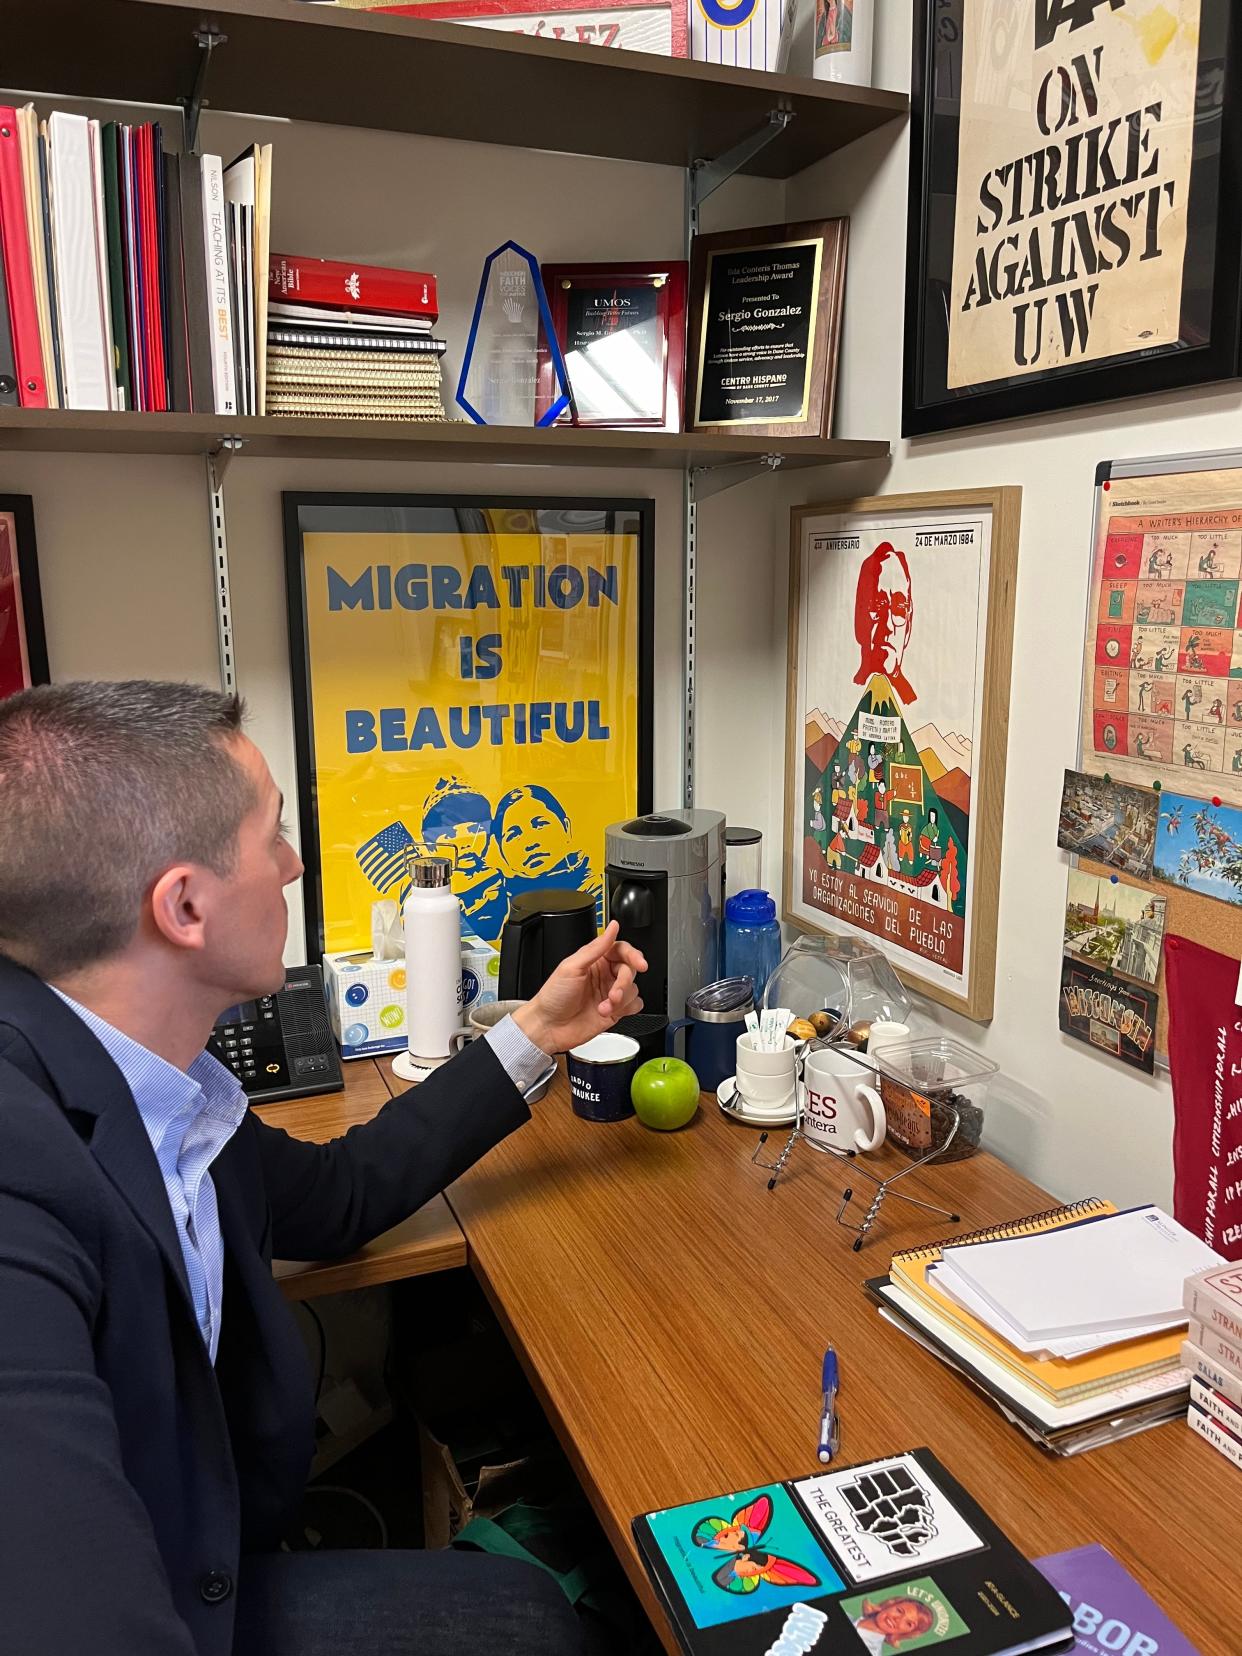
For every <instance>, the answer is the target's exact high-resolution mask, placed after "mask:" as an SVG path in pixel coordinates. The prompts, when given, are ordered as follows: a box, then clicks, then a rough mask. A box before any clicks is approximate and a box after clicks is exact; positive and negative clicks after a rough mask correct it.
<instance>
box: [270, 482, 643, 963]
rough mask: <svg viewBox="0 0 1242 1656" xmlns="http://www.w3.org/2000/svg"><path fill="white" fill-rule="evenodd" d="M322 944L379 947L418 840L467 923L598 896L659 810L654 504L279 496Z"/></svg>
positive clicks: (314, 903) (303, 806) (316, 943)
mask: <svg viewBox="0 0 1242 1656" xmlns="http://www.w3.org/2000/svg"><path fill="white" fill-rule="evenodd" d="M284 514H285V568H286V577H287V589H288V600H289V642H290V655H291V662H292V674H293V694H294V730H295V737H296V745H297V758H298V810H299V818H300V826H301V846H302V858H303V861H304V862H305V864H306V870H307V872H306V881H305V891H306V941H307V949H308V952H309V956H310V958H311V959H314V958H316V956H317V955H318V954H320V953H322V952H323V951H325V950H327V951H330V952H334V951H338V950H348V949H356V948H362V947H366V945H367V944H368V942H369V940H370V936H371V916H372V909H373V905H374V904H375V903H376V902H379V901H382V900H384V899H394V900H396V901H398V902H400V901H401V899H402V897H403V896H404V891H405V887H406V883H407V869H406V863H407V856H408V854H409V853H410V852H415V851H422V852H430V853H434V854H436V855H439V856H447V857H449V858H451V860H452V863H453V874H452V887H453V890H454V891H455V892H456V893H457V895H458V897H459V898H460V899H461V905H462V926H463V929H464V930H466V931H470V932H473V933H475V934H476V935H477V936H479V937H482V938H483V939H484V941H486V942H488V943H496V942H497V941H498V939H499V937H500V931H501V927H502V926H503V925H504V922H505V918H506V916H507V914H508V911H509V903H510V901H511V899H512V898H513V897H514V896H516V895H518V894H520V893H522V892H526V891H533V890H538V889H542V888H547V887H560V888H568V889H572V890H577V891H591V892H592V893H594V895H595V899H596V906H597V912H598V914H599V916H600V920H601V923H602V915H603V857H604V830H605V828H606V827H607V826H608V824H609V823H611V822H615V821H617V820H618V819H619V818H623V817H628V816H633V815H635V814H638V813H642V812H645V811H649V810H650V809H651V763H652V745H651V744H652V701H651V675H652V635H653V580H652V544H653V519H654V511H653V506H652V503H651V502H650V501H645V500H562V499H504V498H492V497H488V496H483V497H474V496H461V497H458V496H434V495H373V494H360V495H349V494H286V495H285V496H284Z"/></svg>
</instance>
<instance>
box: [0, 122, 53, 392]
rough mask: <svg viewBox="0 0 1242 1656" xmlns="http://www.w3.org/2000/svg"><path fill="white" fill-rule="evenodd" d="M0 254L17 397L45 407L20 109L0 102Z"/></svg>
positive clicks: (45, 387) (45, 386) (41, 351)
mask: <svg viewBox="0 0 1242 1656" xmlns="http://www.w3.org/2000/svg"><path fill="white" fill-rule="evenodd" d="M0 253H2V255H3V258H4V279H5V282H6V283H7V285H8V290H9V320H10V322H11V324H12V329H13V357H14V361H15V363H16V367H17V388H18V396H19V397H20V399H21V405H22V407H23V408H46V407H47V382H46V380H45V379H44V375H43V348H42V346H41V345H40V343H39V312H38V309H37V307H36V305H35V289H34V272H33V271H32V269H31V267H30V242H29V241H28V239H27V236H26V198H25V194H24V192H23V189H22V152H21V143H20V140H19V139H18V136H17V111H16V110H15V109H13V108H11V107H10V106H9V105H0Z"/></svg>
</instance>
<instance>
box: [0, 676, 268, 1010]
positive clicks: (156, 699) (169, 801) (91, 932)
mask: <svg viewBox="0 0 1242 1656" xmlns="http://www.w3.org/2000/svg"><path fill="white" fill-rule="evenodd" d="M243 713H244V710H243V707H242V704H241V702H240V700H239V699H238V698H237V697H236V696H226V695H222V694H221V693H220V692H219V691H217V690H208V689H206V688H205V687H204V686H203V685H198V684H159V683H155V682H152V681H149V680H141V679H138V680H132V681H130V682H129V683H119V684H103V683H100V684H94V683H81V684H49V685H42V686H40V687H39V688H38V689H35V690H24V691H22V692H21V693H20V694H18V695H16V696H10V697H9V698H7V700H2V701H0V952H3V953H4V954H7V955H10V956H11V957H12V958H13V959H14V960H17V961H20V962H21V964H22V965H24V966H28V967H29V968H30V970H31V971H33V972H37V973H38V975H39V976H40V977H42V978H45V979H56V978H58V977H62V976H64V975H65V974H66V973H69V972H74V971H77V970H79V969H81V968H82V967H84V966H90V965H93V964H94V963H95V962H96V961H99V960H104V959H107V958H108V957H109V956H110V955H114V954H116V953H117V952H118V951H119V950H121V949H123V948H124V947H125V946H126V944H127V943H129V942H130V940H131V939H132V938H133V936H134V933H135V931H136V930H137V927H138V920H139V916H140V914H141V911H142V904H143V900H144V898H145V897H146V895H147V893H148V892H149V891H150V889H151V887H152V885H153V883H154V882H155V880H156V879H158V877H159V876H160V875H161V874H162V873H163V872H164V870H165V869H167V868H169V867H171V866H172V865H173V864H175V863H179V862H189V863H199V864H201V865H203V866H205V867H207V868H210V869H212V870H213V871H214V872H215V873H217V874H227V873H229V872H230V870H231V869H232V867H233V866H234V863H235V859H236V855H237V834H238V830H239V828H240V827H241V823H242V820H243V818H244V817H245V816H246V815H247V813H248V812H249V811H250V810H252V809H253V807H254V806H255V804H256V803H257V793H256V790H255V787H254V784H253V782H252V781H251V780H250V778H249V777H248V776H247V774H246V772H245V771H244V770H243V769H242V766H241V764H240V762H239V759H238V756H237V754H236V752H235V751H234V743H235V741H236V739H237V737H238V736H239V734H240V732H241V727H242V719H243Z"/></svg>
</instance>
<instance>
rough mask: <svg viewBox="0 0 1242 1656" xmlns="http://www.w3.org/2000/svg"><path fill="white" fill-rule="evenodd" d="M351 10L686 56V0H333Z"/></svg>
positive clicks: (585, 43) (541, 37)
mask: <svg viewBox="0 0 1242 1656" xmlns="http://www.w3.org/2000/svg"><path fill="white" fill-rule="evenodd" d="M337 3H338V4H342V3H343V4H345V5H346V6H348V7H349V8H350V9H351V10H354V11H380V12H395V13H397V14H398V15H399V16H402V17H417V18H426V19H429V20H431V21H436V22H438V21H440V20H441V19H443V20H444V21H445V22H449V23H464V24H466V25H467V26H468V27H470V28H476V29H505V30H508V31H509V32H510V33H512V34H527V35H533V36H535V37H536V38H537V39H543V40H571V41H573V42H574V43H575V45H583V46H620V47H624V48H625V49H626V50H627V51H631V52H655V53H657V54H658V55H659V56H661V57H679V58H684V57H689V56H690V25H689V21H688V6H687V0H607V3H605V4H599V5H597V4H592V0H416V3H415V4H413V5H400V4H393V3H392V0H337Z"/></svg>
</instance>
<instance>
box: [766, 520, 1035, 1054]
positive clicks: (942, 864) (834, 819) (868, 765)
mask: <svg viewBox="0 0 1242 1656" xmlns="http://www.w3.org/2000/svg"><path fill="white" fill-rule="evenodd" d="M1021 502H1022V491H1021V490H1020V489H1017V488H982V489H963V490H952V491H947V492H944V493H936V494H907V495H886V496H880V497H877V498H868V499H861V500H847V501H838V502H835V503H832V504H828V505H822V506H820V505H813V506H801V507H796V508H795V509H794V510H793V512H792V513H791V523H790V536H791V540H790V574H789V660H788V681H787V693H786V762H785V873H784V892H783V910H784V918H785V919H786V920H787V921H788V922H789V923H790V924H791V925H794V926H798V927H800V928H802V929H803V930H806V931H813V930H828V931H846V932H849V933H853V934H854V935H856V936H861V937H864V938H866V939H867V940H868V941H871V942H873V943H876V944H877V945H879V946H880V947H881V948H882V949H883V951H884V953H885V954H886V955H888V957H889V959H890V960H891V961H892V964H893V965H894V967H895V968H896V969H897V971H898V974H899V976H900V977H901V978H902V981H903V982H904V983H906V984H907V985H908V986H909V987H910V988H912V989H916V990H918V991H919V992H920V993H922V994H925V995H928V996H930V997H931V999H933V1000H936V1001H939V1002H940V1004H941V1005H943V1006H947V1007H950V1008H951V1009H952V1010H953V1011H955V1012H960V1013H962V1014H963V1015H964V1016H966V1017H968V1018H972V1019H974V1020H975V1021H976V1022H980V1023H982V1022H986V1021H987V1020H988V1019H989V1018H990V1017H991V1016H992V1009H993V997H994V989H995V976H996V917H997V906H998V901H999V888H1000V854H1001V825H1002V817H1003V812H1004V799H1005V760H1006V746H1007V741H1008V729H1009V689H1010V670H1011V664H1012V652H1013V612H1014V596H1015V586H1016V581H1017V566H1018V535H1019V525H1020V518H1021ZM916 618H917V621H916ZM920 692H921V695H920Z"/></svg>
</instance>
